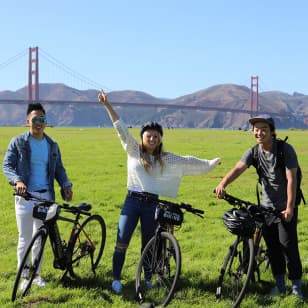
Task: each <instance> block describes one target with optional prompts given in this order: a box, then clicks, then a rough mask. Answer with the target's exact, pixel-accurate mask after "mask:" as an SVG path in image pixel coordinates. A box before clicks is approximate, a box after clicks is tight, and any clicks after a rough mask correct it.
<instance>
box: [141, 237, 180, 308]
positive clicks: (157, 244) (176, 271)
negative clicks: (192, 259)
mask: <svg viewBox="0 0 308 308" xmlns="http://www.w3.org/2000/svg"><path fill="white" fill-rule="evenodd" d="M180 272H181V251H180V247H179V244H178V242H177V240H176V239H175V237H174V236H173V235H172V234H170V233H168V232H161V233H160V234H159V235H158V237H157V240H156V237H155V236H154V237H153V238H152V239H151V240H150V241H149V242H148V244H147V245H146V247H145V248H144V250H143V252H142V254H141V257H140V260H139V264H138V268H137V272H136V296H137V299H138V300H139V302H140V303H143V302H144V301H145V300H146V301H147V302H151V303H152V304H154V306H155V307H156V306H158V305H161V306H163V307H164V306H166V305H167V304H168V303H169V302H170V300H171V298H172V296H173V294H174V292H175V287H176V283H177V281H178V279H179V276H180ZM149 281H150V282H151V283H149Z"/></svg>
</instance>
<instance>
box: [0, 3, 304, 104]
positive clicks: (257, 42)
mask: <svg viewBox="0 0 308 308" xmlns="http://www.w3.org/2000/svg"><path fill="white" fill-rule="evenodd" d="M307 16H308V1H306V0H293V1H287V0H279V1H278V0H258V1H247V0H241V1H240V0H232V1H231V0H215V1H213V0H108V1H105V0H93V1H91V0H87V1H79V0H64V1H63V0H61V1H60V0H53V1H42V0H27V1H20V0H10V1H2V3H1V10H0V28H1V48H0V91H3V90H11V91H16V90H18V89H20V88H21V87H23V86H25V85H26V84H27V74H28V67H27V65H28V63H27V61H28V54H27V52H28V48H29V47H37V46H38V47H39V50H40V52H39V71H40V73H39V78H40V82H41V83H49V82H58V83H65V84H68V83H69V81H68V80H69V78H71V81H70V82H71V85H69V86H73V87H75V88H79V89H82V88H91V89H93V88H94V89H95V88H97V89H99V88H104V90H105V91H106V92H110V91H121V90H134V91H143V92H146V93H148V94H150V95H153V96H156V97H161V98H176V97H180V96H182V95H187V94H191V93H194V92H197V91H200V90H203V89H206V88H209V87H211V86H215V85H218V84H237V85H244V86H247V87H250V83H251V76H258V77H259V92H264V91H283V92H286V93H289V94H293V93H294V92H299V93H303V94H306V95H308V59H307V57H308V39H307V36H308V18H307ZM41 52H42V56H41ZM21 55H22V56H21ZM48 59H49V60H48ZM50 59H56V60H57V63H62V64H63V65H64V66H65V67H66V68H69V69H71V70H72V71H74V72H76V75H77V76H84V77H86V78H87V79H86V80H87V81H90V82H85V83H83V82H80V84H78V82H77V81H75V82H74V81H72V80H73V77H72V76H71V77H68V75H65V73H64V71H63V70H62V73H61V70H60V69H59V68H58V72H56V69H55V67H56V66H55V65H51V61H50ZM58 66H59V65H58ZM60 66H61V65H60ZM79 74H80V75H79ZM71 75H72V74H71Z"/></svg>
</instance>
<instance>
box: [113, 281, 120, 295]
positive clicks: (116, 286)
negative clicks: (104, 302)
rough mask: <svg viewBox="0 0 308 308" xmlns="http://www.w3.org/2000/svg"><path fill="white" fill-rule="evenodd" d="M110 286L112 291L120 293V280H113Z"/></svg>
mask: <svg viewBox="0 0 308 308" xmlns="http://www.w3.org/2000/svg"><path fill="white" fill-rule="evenodd" d="M111 288H112V290H113V292H114V293H116V294H120V293H121V292H122V284H121V281H120V280H114V281H113V282H112V285H111Z"/></svg>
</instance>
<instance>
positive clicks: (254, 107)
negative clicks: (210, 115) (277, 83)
mask: <svg viewBox="0 0 308 308" xmlns="http://www.w3.org/2000/svg"><path fill="white" fill-rule="evenodd" d="M28 52H29V53H28V54H29V58H28V85H27V98H25V99H18V98H16V99H15V98H14V99H5V98H0V105H3V104H10V105H11V104H16V105H20V104H28V103H31V102H37V101H40V102H41V103H42V104H54V105H56V104H97V100H95V101H88V100H87V101H85V100H61V101H60V100H50V99H40V97H39V48H38V47H30V48H29V49H28ZM45 54H46V53H45ZM49 57H51V56H49ZM51 58H52V57H51ZM51 62H53V64H55V65H58V66H61V67H62V68H63V69H64V70H65V71H69V70H70V69H69V68H68V67H66V66H65V65H64V64H62V63H60V65H59V62H57V61H56V60H55V59H54V58H53V60H52V61H51ZM0 66H1V65H0ZM73 73H74V74H75V75H76V77H77V78H78V77H79V78H81V79H84V80H85V81H89V83H92V84H95V82H93V81H91V80H90V79H88V78H86V77H84V76H82V75H81V74H79V73H76V72H73ZM96 85H97V84H96ZM249 99H250V109H236V108H226V107H225V106H224V107H219V106H198V105H184V104H178V103H177V104H170V103H168V102H165V103H157V102H156V103H149V102H147V103H136V102H130V103H129V104H128V103H124V102H115V101H112V104H113V105H114V106H119V107H120V106H125V107H127V106H138V107H152V108H153V107H156V108H158V107H159V108H168V109H186V110H201V111H202V110H205V111H218V112H231V113H236V114H238V113H244V114H249V115H250V116H253V115H256V114H258V113H260V110H259V77H258V76H251V84H250V96H249ZM267 113H269V114H271V115H272V116H276V117H280V118H286V117H290V116H291V115H290V113H288V112H284V113H283V112H267ZM300 116H301V118H302V119H303V121H304V122H305V123H306V124H307V123H308V114H302V115H300Z"/></svg>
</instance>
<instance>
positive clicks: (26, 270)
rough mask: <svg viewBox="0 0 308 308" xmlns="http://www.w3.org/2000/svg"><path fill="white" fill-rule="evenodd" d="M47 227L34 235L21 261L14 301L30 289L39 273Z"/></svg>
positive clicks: (14, 288) (13, 293)
mask: <svg viewBox="0 0 308 308" xmlns="http://www.w3.org/2000/svg"><path fill="white" fill-rule="evenodd" d="M47 235H48V233H47V230H46V228H42V229H39V230H38V231H37V232H36V233H35V235H34V236H33V238H32V240H31V242H30V244H29V246H28V248H27V250H26V253H25V255H24V257H23V259H22V261H21V263H20V266H19V269H18V272H17V275H16V278H15V282H14V287H13V292H12V297H11V300H12V302H14V301H15V300H16V299H18V298H22V297H24V296H26V295H27V293H28V292H29V291H30V288H31V285H32V281H33V279H34V277H35V275H36V274H37V271H38V268H39V266H40V263H41V259H42V256H43V251H44V246H45V243H46V239H47Z"/></svg>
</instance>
